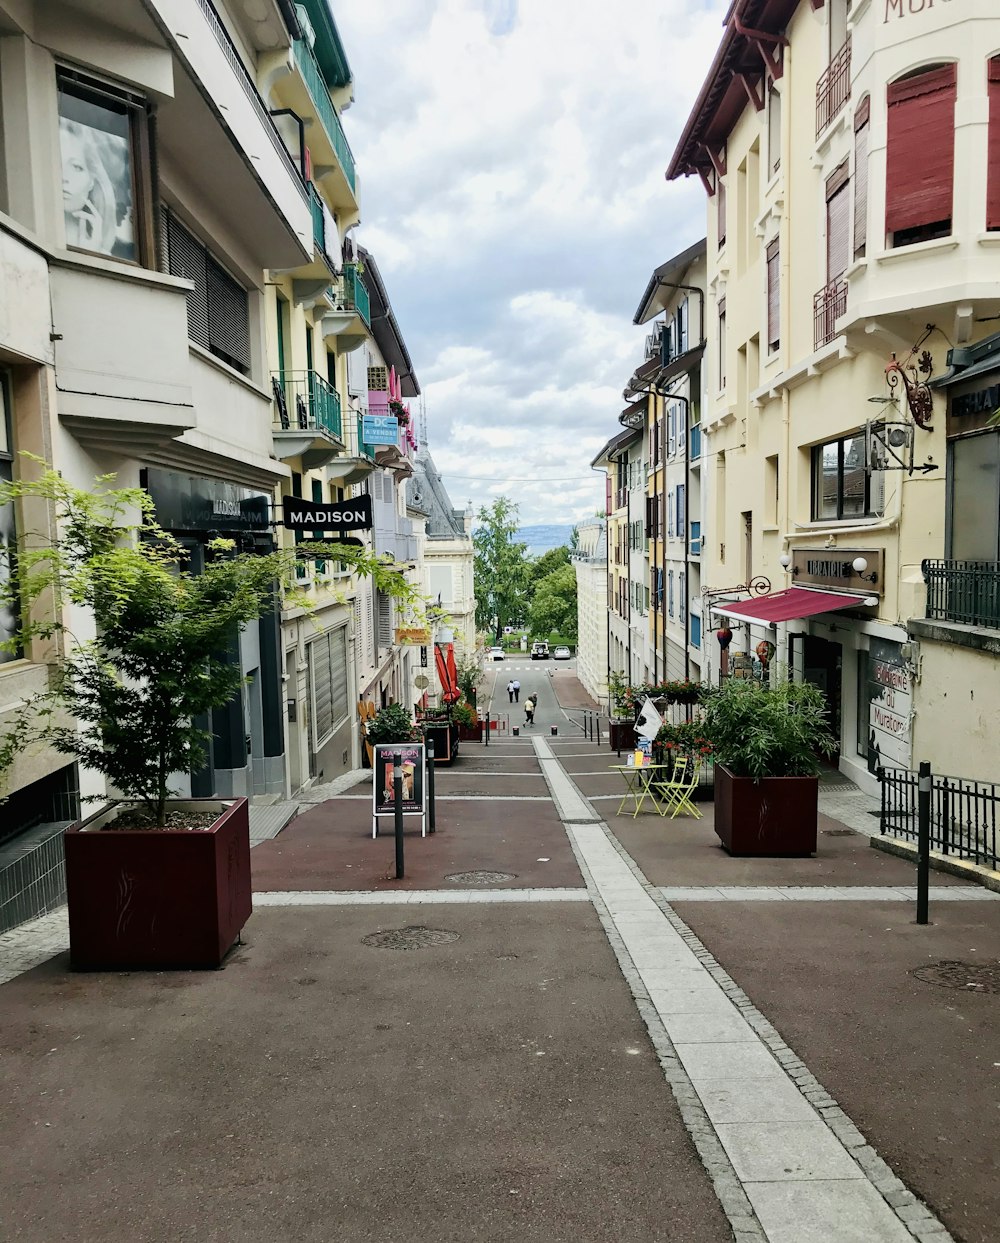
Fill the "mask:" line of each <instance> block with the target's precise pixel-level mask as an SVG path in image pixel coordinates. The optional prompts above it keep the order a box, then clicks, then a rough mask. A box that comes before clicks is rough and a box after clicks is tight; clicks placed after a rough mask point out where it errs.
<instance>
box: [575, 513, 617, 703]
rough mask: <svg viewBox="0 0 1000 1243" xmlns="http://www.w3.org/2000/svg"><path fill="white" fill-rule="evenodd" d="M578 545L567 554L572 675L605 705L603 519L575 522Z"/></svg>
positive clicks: (605, 554) (605, 539)
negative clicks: (571, 576) (573, 619)
mask: <svg viewBox="0 0 1000 1243" xmlns="http://www.w3.org/2000/svg"><path fill="white" fill-rule="evenodd" d="M576 530H577V536H578V540H579V542H578V544H577V547H576V549H575V550H574V551H573V552H572V553H571V554H570V563H571V565H572V566H573V569H574V571H575V572H576V612H577V629H576V633H577V640H576V676H577V678H578V679H579V681H580V683H581V685H582V686H583V688H584V690H585V691H586V692H587V694H588V695H590V697H591V698H592V699H593V700H594V701H595V702H596V703H598V704H599V705H600V706H601V707H602V708H604V709H605V710H607V706H608V619H609V614H608V536H607V520H606V519H605V518H592V519H591V520H590V521H589V522H580V523H578V524H577V528H576Z"/></svg>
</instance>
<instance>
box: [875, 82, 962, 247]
mask: <svg viewBox="0 0 1000 1243" xmlns="http://www.w3.org/2000/svg"><path fill="white" fill-rule="evenodd" d="M956 81H957V75H956V68H955V66H954V65H953V64H952V65H938V66H935V67H933V68H929V69H921V70H919V71H918V72H916V73H914V74H911V75H910V76H909V77H906V78H902V79H901V80H900V81H898V82H890V83H889V86H888V89H887V103H888V125H887V138H886V186H885V231H886V233H887V235H888V244H889V245H890V246H894V247H895V246H907V245H910V244H911V243H913V242H926V241H929V240H930V239H932V238H935V237H947V236H948V235H949V234H950V233H951V216H952V198H953V195H954V180H955V93H956Z"/></svg>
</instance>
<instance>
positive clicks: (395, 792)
mask: <svg viewBox="0 0 1000 1243" xmlns="http://www.w3.org/2000/svg"><path fill="white" fill-rule="evenodd" d="M392 806H393V814H394V816H395V821H396V879H397V880H402V879H403V757H402V755H400V753H399V752H398V751H396V752H394V753H393V757H392Z"/></svg>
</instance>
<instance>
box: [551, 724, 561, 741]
mask: <svg viewBox="0 0 1000 1243" xmlns="http://www.w3.org/2000/svg"><path fill="white" fill-rule="evenodd" d="M549 732H550V733H551V735H552V737H553V738H554V737H555V736H556V734H558V733H559V726H558V725H550V726H549Z"/></svg>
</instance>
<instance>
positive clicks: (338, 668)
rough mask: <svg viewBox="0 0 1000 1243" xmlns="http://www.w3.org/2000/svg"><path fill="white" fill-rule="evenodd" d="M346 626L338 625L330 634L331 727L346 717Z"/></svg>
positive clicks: (340, 722) (339, 723)
mask: <svg viewBox="0 0 1000 1243" xmlns="http://www.w3.org/2000/svg"><path fill="white" fill-rule="evenodd" d="M348 702H349V701H348V690H347V627H346V626H339V627H338V628H337V629H336V630H334V631H333V633H332V634H331V635H330V704H331V717H332V719H333V727H334V729H336V728H337V726H338V725H341V724H342V723H343V722H344V721H345V720H346V719H347V717H348V714H349V709H348Z"/></svg>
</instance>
